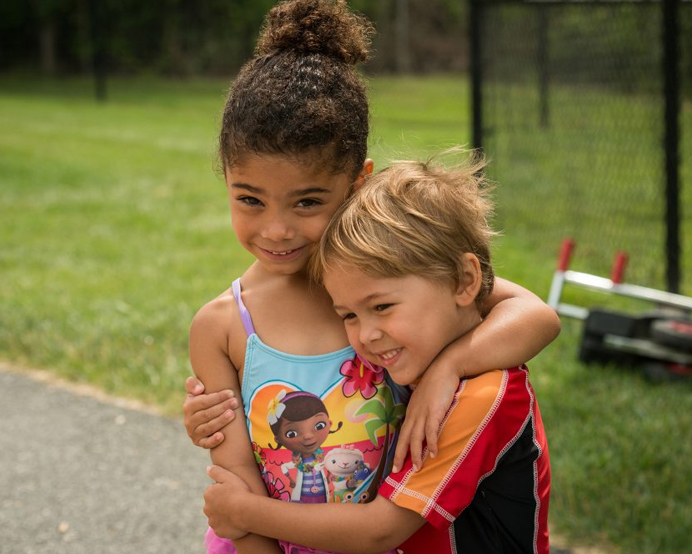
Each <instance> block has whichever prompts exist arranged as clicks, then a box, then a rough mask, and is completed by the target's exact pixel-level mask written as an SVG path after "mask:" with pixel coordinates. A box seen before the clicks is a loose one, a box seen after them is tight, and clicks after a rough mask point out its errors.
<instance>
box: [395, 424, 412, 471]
mask: <svg viewBox="0 0 692 554" xmlns="http://www.w3.org/2000/svg"><path fill="white" fill-rule="evenodd" d="M408 445H409V442H408V433H406V434H404V429H403V427H402V429H401V432H400V433H399V439H398V440H397V445H396V449H395V450H394V462H393V464H392V472H393V473H397V472H398V471H399V470H400V469H401V468H402V467H403V466H404V460H406V453H407V452H408Z"/></svg>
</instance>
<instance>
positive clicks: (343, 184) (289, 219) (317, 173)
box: [226, 154, 372, 275]
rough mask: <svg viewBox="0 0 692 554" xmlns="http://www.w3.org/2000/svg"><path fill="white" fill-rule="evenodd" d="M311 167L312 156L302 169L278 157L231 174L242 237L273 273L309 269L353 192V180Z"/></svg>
mask: <svg viewBox="0 0 692 554" xmlns="http://www.w3.org/2000/svg"><path fill="white" fill-rule="evenodd" d="M310 161H311V160H310V159H309V158H308V157H307V156H306V159H305V163H302V162H300V161H297V160H295V159H293V158H289V157H286V156H282V155H278V154H277V155H273V154H265V155H250V156H248V157H247V158H245V160H244V161H243V163H242V164H241V165H236V166H234V167H232V168H230V169H229V170H228V171H227V173H226V183H227V186H228V193H229V197H230V203H231V217H232V220H233V229H234V230H235V234H236V237H237V238H238V241H239V242H240V244H241V245H242V246H243V248H245V249H246V250H247V251H248V252H250V253H251V254H252V255H253V256H255V257H256V258H257V260H258V261H259V263H260V264H261V265H262V266H263V267H264V268H265V269H267V270H268V271H270V272H272V273H278V274H282V275H291V274H294V273H298V272H301V271H303V270H304V269H305V267H306V265H307V263H308V260H309V258H310V254H311V252H312V250H313V249H314V248H315V246H316V245H317V244H318V243H319V241H320V238H321V237H322V233H323V232H324V230H325V228H326V227H327V224H328V223H329V221H330V220H331V218H332V216H333V215H334V212H335V211H336V210H337V208H338V207H339V206H340V205H341V203H342V202H343V201H344V200H345V199H346V197H347V195H348V193H349V190H350V189H351V185H352V179H351V178H350V177H349V175H348V174H345V173H344V174H338V175H333V174H332V173H331V172H329V171H325V170H322V169H320V168H317V167H316V166H315V165H314V164H311V163H310ZM370 163H372V162H370ZM370 171H371V169H370ZM363 174H365V170H364V173H363ZM360 181H362V179H361V178H360V177H359V179H358V180H357V181H356V183H354V186H358V182H360Z"/></svg>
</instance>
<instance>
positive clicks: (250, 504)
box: [204, 466, 425, 554]
mask: <svg viewBox="0 0 692 554" xmlns="http://www.w3.org/2000/svg"><path fill="white" fill-rule="evenodd" d="M209 476H210V477H211V478H212V479H214V480H215V481H216V482H217V484H215V485H211V486H210V487H208V488H207V491H206V492H205V493H204V499H205V507H204V511H205V513H206V514H207V517H208V518H209V523H210V525H211V526H212V528H213V529H214V531H216V533H217V534H219V535H220V536H230V537H233V536H235V535H236V534H241V533H242V532H251V533H263V534H265V535H267V536H270V537H274V538H276V539H281V540H285V541H289V542H293V543H297V544H302V545H305V546H308V547H311V548H315V549H318V550H329V551H338V552H353V553H354V554H355V553H364V554H365V553H379V552H385V551H387V550H392V549H394V548H396V547H397V546H399V545H400V544H401V543H403V542H404V541H405V540H406V539H408V538H409V537H410V536H411V535H412V534H413V533H415V532H416V531H417V530H418V529H419V528H420V527H422V526H423V524H424V523H425V520H424V519H423V518H422V517H421V516H420V515H419V514H417V513H416V512H414V511H412V510H408V509H405V508H401V507H399V506H397V505H396V504H394V503H393V502H390V501H389V500H387V499H385V498H383V497H381V496H377V497H376V498H375V499H374V500H373V501H372V502H370V503H369V504H353V503H348V502H343V503H335V502H329V503H327V504H319V505H317V504H300V503H297V502H283V501H281V500H277V499H273V498H267V497H260V496H257V495H255V494H252V493H251V492H250V491H249V489H248V487H247V485H245V484H244V483H243V481H242V480H241V479H239V478H238V477H237V476H235V475H233V474H232V473H230V472H228V471H225V470H224V469H223V468H220V467H217V466H214V467H212V468H210V469H209Z"/></svg>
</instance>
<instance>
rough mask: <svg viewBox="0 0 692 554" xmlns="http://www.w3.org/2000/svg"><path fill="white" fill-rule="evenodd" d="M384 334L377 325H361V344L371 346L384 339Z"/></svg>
mask: <svg viewBox="0 0 692 554" xmlns="http://www.w3.org/2000/svg"><path fill="white" fill-rule="evenodd" d="M383 334H384V333H382V331H381V330H380V328H379V327H378V326H377V325H367V324H366V325H361V328H360V342H361V343H363V344H370V343H373V342H375V341H377V340H379V339H381V338H382V336H383Z"/></svg>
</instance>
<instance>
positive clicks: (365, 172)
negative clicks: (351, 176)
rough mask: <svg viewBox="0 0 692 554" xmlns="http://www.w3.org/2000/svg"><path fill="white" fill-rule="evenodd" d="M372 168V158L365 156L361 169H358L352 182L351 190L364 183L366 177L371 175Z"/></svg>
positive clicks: (373, 165)
mask: <svg viewBox="0 0 692 554" xmlns="http://www.w3.org/2000/svg"><path fill="white" fill-rule="evenodd" d="M373 169H375V162H373V161H372V159H370V158H367V159H366V160H365V162H363V169H361V170H360V173H359V174H358V177H357V178H356V180H355V181H354V182H353V190H358V189H359V188H360V187H362V186H363V185H364V184H365V181H366V180H367V178H368V177H369V176H370V175H372V171H373Z"/></svg>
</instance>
